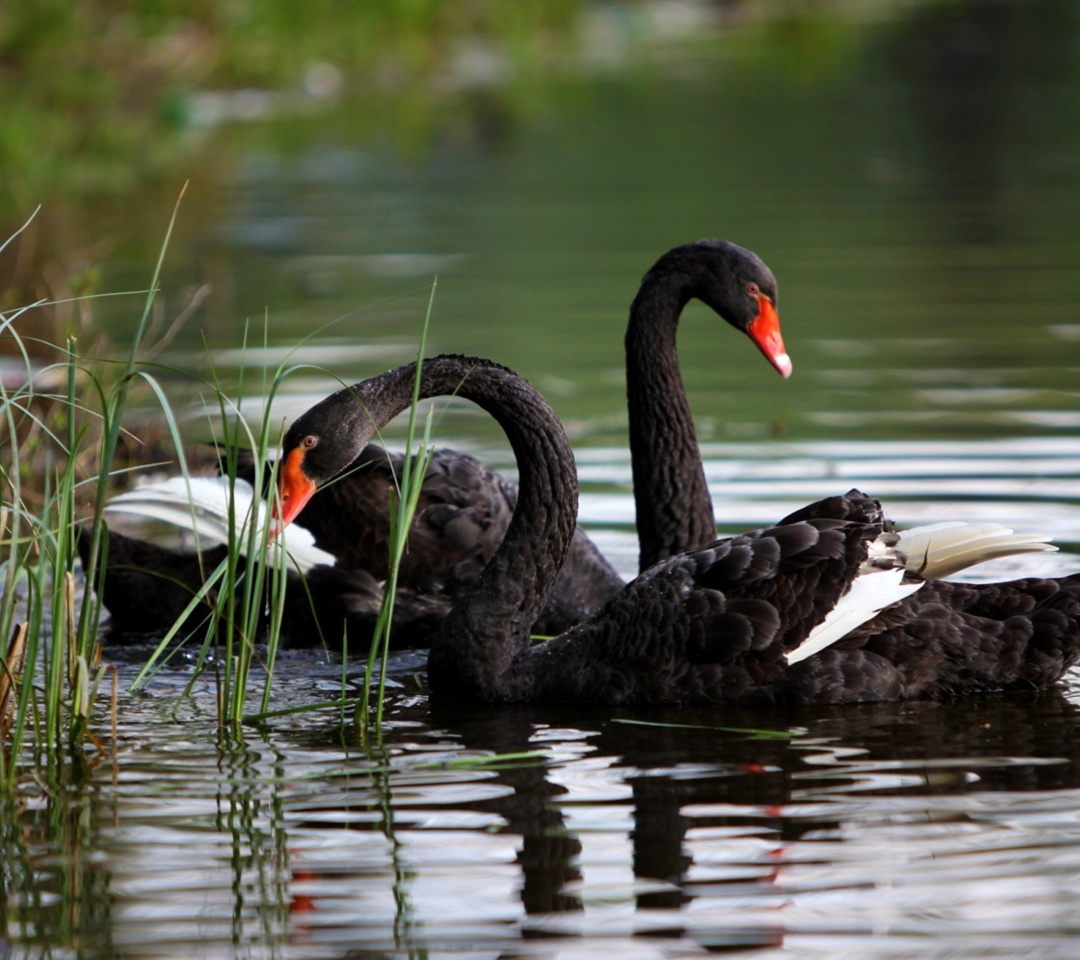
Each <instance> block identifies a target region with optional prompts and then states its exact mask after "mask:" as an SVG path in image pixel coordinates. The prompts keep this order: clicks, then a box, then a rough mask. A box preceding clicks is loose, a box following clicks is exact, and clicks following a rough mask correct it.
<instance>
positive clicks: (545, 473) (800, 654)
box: [280, 356, 1080, 703]
mask: <svg viewBox="0 0 1080 960" xmlns="http://www.w3.org/2000/svg"><path fill="white" fill-rule="evenodd" d="M416 376H419V377H420V383H419V390H420V396H421V397H424V398H427V397H431V396H439V395H443V394H454V395H457V396H459V397H462V398H465V399H469V400H472V401H474V402H476V403H478V404H479V405H480V406H481V407H483V408H484V409H486V410H487V411H488V412H489V413H491V414H492V415H493V416H495V418H496V419H497V420H498V421H499V423H500V425H501V426H502V427H503V429H504V430H505V431H506V434H507V436H508V438H509V440H510V443H511V446H512V447H513V449H514V453H515V456H516V457H517V460H518V467H519V473H520V476H521V486H520V490H519V498H518V507H517V510H516V511H515V513H514V516H513V519H512V520H511V522H510V526H509V528H508V530H507V534H506V537H505V539H504V541H503V543H502V544H501V546H500V547H499V549H498V550H497V551H496V552H495V554H494V555H493V556H492V559H491V561H490V562H489V563H488V565H487V566H486V567H485V568H484V570H483V572H482V573H481V575H480V576H479V578H478V579H477V580H476V581H475V582H474V584H473V585H472V586H471V587H470V588H469V589H468V590H467V591H466V593H465V594H464V596H462V597H460V598H459V599H458V601H457V603H456V604H455V605H454V607H453V609H452V610H451V611H450V613H449V615H448V616H447V617H446V619H445V620H444V621H443V622H442V624H441V626H440V629H439V631H438V633H437V635H436V637H435V639H434V641H433V643H432V647H431V653H430V656H429V661H428V676H429V682H430V685H431V690H432V694H433V695H434V696H437V697H444V698H457V699H467V700H480V701H594V702H596V701H599V702H607V703H677V702H686V701H697V700H716V701H729V702H741V703H778V702H794V703H844V702H857V701H868V700H892V699H910V698H935V697H945V696H951V695H955V694H965V693H975V692H984V691H989V690H1004V689H1010V688H1014V687H1036V688H1038V687H1044V686H1047V685H1049V684H1051V683H1054V682H1056V681H1057V680H1059V679H1060V678H1061V676H1062V675H1063V674H1064V672H1065V670H1066V669H1067V668H1068V667H1069V666H1070V665H1071V664H1072V663H1073V662H1074V661H1075V660H1076V659H1077V657H1078V656H1080V577H1076V576H1073V577H1067V578H1063V579H1060V580H1054V579H1028V580H1016V581H1011V582H1009V583H1002V584H966V583H953V582H947V581H934V580H926V579H925V578H917V577H914V576H913V574H912V573H911V572H910V571H908V570H907V569H906V566H905V561H904V559H903V551H902V549H898V546H899V544H900V542H901V540H900V538H898V537H897V535H896V534H895V532H894V531H893V530H892V527H891V524H889V522H888V521H887V520H886V519H885V517H884V515H883V513H882V510H881V506H880V504H879V503H878V502H877V501H876V500H874V499H872V498H870V497H867V496H865V495H863V494H861V493H859V492H858V491H851V492H850V493H848V494H845V495H844V496H841V497H831V498H828V499H827V500H823V501H820V502H819V503H816V504H810V505H809V506H807V507H804V508H803V509H801V510H799V511H797V512H796V513H795V514H792V515H791V516H789V517H787V518H785V520H783V521H781V522H780V523H779V524H777V525H775V526H773V527H768V528H764V529H762V530H757V531H751V532H749V533H746V534H742V535H739V536H736V537H728V538H724V539H720V540H713V541H712V542H710V543H708V544H707V545H705V546H701V547H698V548H696V549H693V550H690V551H686V552H683V553H679V554H675V555H673V556H670V557H668V558H666V559H663V560H661V561H659V562H658V563H656V564H654V565H653V566H651V567H649V568H648V569H647V570H646V571H644V572H643V573H642V574H641V575H639V576H638V578H637V579H635V580H634V581H632V582H631V583H630V584H628V585H627V586H626V587H625V588H624V589H623V590H622V591H620V592H619V593H618V594H617V595H616V596H615V597H613V598H612V599H611V600H609V601H608V602H607V603H606V604H604V606H603V607H601V608H600V610H598V611H597V612H596V613H595V614H593V615H591V616H590V617H588V618H587V619H586V620H584V621H583V622H582V623H580V624H578V625H577V626H575V627H572V628H571V629H570V630H568V631H566V632H564V633H562V634H560V635H559V636H557V637H555V638H554V639H552V640H549V641H547V642H545V643H541V644H532V643H530V640H529V631H528V627H529V624H530V623H531V622H532V621H533V619H534V618H535V613H536V610H537V609H538V606H539V605H540V604H541V603H542V602H543V598H544V596H545V595H546V593H547V591H548V590H550V588H551V585H552V584H553V583H554V581H555V578H556V576H557V574H558V571H559V568H560V566H561V564H562V562H563V559H564V557H565V554H566V551H567V549H568V547H569V542H570V538H571V535H572V531H573V529H574V517H575V514H576V507H577V485H576V474H575V470H574V464H573V457H572V454H571V451H570V448H569V445H568V443H567V440H566V436H565V433H564V432H563V431H562V429H561V427H560V425H559V423H558V421H557V420H556V419H555V417H554V414H553V413H552V412H551V409H550V408H549V407H548V406H547V404H546V403H544V401H543V399H542V398H541V397H540V396H539V394H538V393H537V392H536V391H535V390H533V389H532V388H531V387H530V386H529V385H528V383H527V382H526V381H524V380H523V379H522V378H520V377H518V376H517V375H516V374H514V373H513V372H512V371H509V370H507V369H506V368H504V367H501V366H499V365H497V364H494V363H492V362H491V361H487V360H482V359H477V358H465V357H453V356H444V357H437V358H434V359H432V360H429V361H426V362H425V363H424V364H423V366H422V368H421V370H420V372H419V374H417V370H416V366H415V365H414V364H410V365H406V366H405V367H400V368H398V369H396V370H392V371H389V372H388V373H386V374H382V375H380V376H378V377H372V378H370V379H368V380H365V381H363V382H361V383H358V384H355V385H353V386H352V387H348V388H346V389H344V390H341V391H338V392H337V393H336V394H333V395H331V396H330V397H328V398H326V399H325V400H323V401H322V402H320V403H319V404H317V405H316V406H314V407H313V408H311V409H310V410H308V411H307V412H306V413H304V414H303V415H301V416H300V417H299V418H297V420H296V421H295V422H294V423H293V424H292V425H291V426H290V428H289V430H288V432H287V434H286V437H285V442H284V448H283V456H284V460H283V465H282V469H281V472H280V481H281V491H280V498H281V501H282V503H283V504H284V507H283V518H284V519H289V518H292V517H295V516H296V515H297V513H298V512H299V509H296V508H295V506H296V504H297V502H298V501H299V500H302V499H303V497H304V496H305V495H307V494H308V491H309V489H310V488H312V487H314V488H318V487H319V486H321V485H322V484H324V483H326V482H328V481H329V480H331V479H332V478H333V477H334V476H335V475H336V474H337V472H338V471H340V470H341V469H344V468H345V467H346V466H347V465H348V464H349V463H350V462H351V461H352V459H353V458H354V457H355V455H356V451H357V450H359V449H362V448H363V446H364V445H365V444H366V443H367V441H368V440H369V439H370V437H371V436H372V435H373V432H374V431H375V430H376V429H377V428H378V427H379V426H381V425H382V424H384V423H386V422H387V421H388V420H389V419H391V418H392V417H393V416H395V415H396V414H397V413H398V412H400V411H401V410H402V409H403V408H404V407H405V406H407V405H408V403H409V402H410V400H411V397H412V390H413V378H414V377H416ZM297 491H299V493H297ZM300 506H301V507H302V506H303V503H301V504H300ZM940 536H941V537H943V538H944V540H945V541H946V542H947V543H948V544H949V546H948V547H947V548H946V549H944V550H943V552H944V553H946V554H948V553H950V552H951V553H953V554H955V553H956V549H955V544H956V543H957V542H960V541H963V540H964V539H965V538H966V534H960V535H957V534H956V533H955V532H954V533H951V534H940ZM1003 536H1005V537H1006V539H1008V538H1010V537H1012V536H1013V535H1012V534H1011V533H1009V534H1005V535H1003ZM939 542H941V541H940V539H938V540H935V539H934V537H929V538H926V539H924V541H923V543H922V548H923V550H924V556H923V557H920V558H919V560H918V561H917V562H918V563H923V562H924V560H925V559H926V558H930V559H933V558H934V556H935V555H936V554H937V552H938V548H937V547H936V546H935V543H939ZM916 543H918V541H916ZM1031 543H1037V544H1040V546H1030V549H1045V548H1046V544H1045V538H1034V539H1033V540H1032V541H1031ZM1027 548H1028V547H1023V548H1022V549H1027ZM952 562H953V563H955V561H952ZM901 568H903V569H901ZM881 570H900V571H901V572H900V573H899V576H897V574H896V573H892V574H890V575H889V578H888V579H881V580H880V581H879V583H880V585H881V586H880V588H879V587H877V586H872V587H871V589H870V591H869V594H870V596H869V598H868V599H867V598H864V599H859V598H860V597H862V596H863V594H862V591H863V587H861V586H859V587H855V586H854V585H855V584H857V582H858V581H859V580H860V579H864V578H865V579H869V580H871V581H873V580H874V578H881V577H882V573H881V572H878V571H881ZM848 595H853V597H852V598H851V599H850V600H849V603H850V604H852V605H853V606H854V610H852V609H845V608H844V607H842V606H840V604H841V601H842V600H843V599H844V598H845V596H848ZM838 608H839V610H840V612H839V613H838V614H837V613H834V611H836V610H837V609H838ZM830 614H832V621H830ZM822 624H825V626H824V627H822V628H820V629H819V632H818V633H815V632H814V631H815V629H817V628H819V627H820V625H822Z"/></svg>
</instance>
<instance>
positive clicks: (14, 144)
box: [0, 0, 579, 212]
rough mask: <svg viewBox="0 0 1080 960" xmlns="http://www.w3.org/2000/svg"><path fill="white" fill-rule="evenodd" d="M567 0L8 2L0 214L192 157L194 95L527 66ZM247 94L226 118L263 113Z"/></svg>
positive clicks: (323, 89) (1, 13) (555, 28)
mask: <svg viewBox="0 0 1080 960" xmlns="http://www.w3.org/2000/svg"><path fill="white" fill-rule="evenodd" d="M578 6H579V4H578V0H515V2H513V3H501V2H498V0H467V2H462V0H459V2H446V0H394V2H380V3H355V2H354V3H340V2H331V0H310V2H308V3H304V4H297V3H293V2H291V0H271V2H265V0H264V2H259V3H256V2H254V0H232V2H226V3H218V2H211V0H199V2H191V3H186V2H185V3H181V2H176V0H134V2H130V3H126V2H125V3H121V2H108V0H103V2H91V0H81V2H78V0H77V2H72V0H5V3H4V4H3V5H0V172H2V174H3V178H2V179H3V183H4V185H5V188H6V189H5V191H4V194H0V212H2V211H3V210H4V209H5V208H10V207H11V205H12V204H14V205H15V206H16V207H20V208H23V209H25V208H26V207H27V206H30V205H32V204H33V203H34V202H36V201H37V200H38V199H40V197H41V196H42V194H43V193H47V192H49V191H50V190H52V189H55V188H56V187H57V186H62V187H64V188H65V189H71V188H74V189H76V190H80V189H89V190H93V191H100V190H105V191H115V190H122V189H126V188H128V187H130V186H131V184H132V183H133V182H138V181H139V180H145V179H147V178H152V177H153V176H154V175H155V174H158V173H160V172H161V171H162V170H163V169H165V168H166V167H167V166H168V165H170V164H175V163H176V162H177V160H178V159H180V158H181V157H182V156H183V155H184V153H185V151H193V150H195V149H197V148H198V147H199V143H198V140H197V138H192V137H184V136H182V134H183V133H184V132H185V131H186V130H188V129H189V128H190V127H191V126H192V125H193V124H198V123H199V122H200V119H202V120H205V119H206V118H205V117H200V116H199V112H198V102H197V101H196V100H193V99H192V98H191V96H190V95H191V94H192V92H194V91H198V90H233V91H235V90H242V89H247V90H249V91H262V92H267V91H285V90H291V91H295V92H296V95H297V97H298V98H306V99H310V100H317V99H318V98H319V97H321V96H326V95H329V94H332V93H333V92H334V91H335V90H336V89H337V88H338V87H340V86H345V87H347V88H349V89H371V90H376V91H378V93H380V94H400V93H402V92H403V91H406V90H408V89H410V88H412V87H415V86H422V87H423V88H424V89H425V90H428V91H430V90H431V88H432V86H433V85H434V84H435V83H436V81H437V79H438V78H437V74H438V72H439V71H440V69H442V68H443V67H444V66H445V65H446V63H447V62H448V61H449V60H451V59H452V58H453V57H454V56H455V55H457V53H458V52H459V51H460V50H461V49H462V47H463V46H465V45H469V44H472V45H483V44H497V45H498V47H499V49H500V51H502V53H503V55H505V56H512V57H514V58H515V60H522V61H528V59H529V58H530V57H532V56H534V55H535V51H536V50H538V49H540V48H541V47H544V46H549V45H552V44H557V43H558V37H559V35H560V34H561V33H563V32H564V31H565V28H566V26H567V25H568V23H570V22H571V20H572V18H573V15H574V12H575V11H576V10H577V8H578ZM263 103H264V101H263V100H260V99H259V98H258V97H257V96H256V95H254V94H253V93H249V95H248V98H247V100H246V101H243V102H242V103H239V104H234V106H233V109H235V110H239V111H242V110H244V109H247V110H249V111H250V110H252V109H259V108H260V104H263Z"/></svg>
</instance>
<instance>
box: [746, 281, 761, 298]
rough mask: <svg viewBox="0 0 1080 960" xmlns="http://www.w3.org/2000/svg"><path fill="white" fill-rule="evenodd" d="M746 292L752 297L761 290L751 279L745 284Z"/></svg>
mask: <svg viewBox="0 0 1080 960" xmlns="http://www.w3.org/2000/svg"><path fill="white" fill-rule="evenodd" d="M746 292H747V293H748V294H750V296H752V297H756V296H757V295H758V294H759V293H761V291H760V290H759V289H758V285H757V284H756V283H754V282H753V281H752V280H751V281H750V283H748V284H747V285H746Z"/></svg>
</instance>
